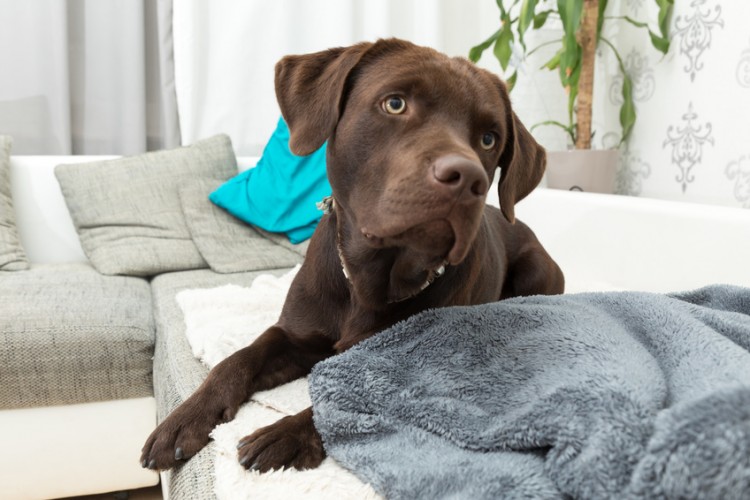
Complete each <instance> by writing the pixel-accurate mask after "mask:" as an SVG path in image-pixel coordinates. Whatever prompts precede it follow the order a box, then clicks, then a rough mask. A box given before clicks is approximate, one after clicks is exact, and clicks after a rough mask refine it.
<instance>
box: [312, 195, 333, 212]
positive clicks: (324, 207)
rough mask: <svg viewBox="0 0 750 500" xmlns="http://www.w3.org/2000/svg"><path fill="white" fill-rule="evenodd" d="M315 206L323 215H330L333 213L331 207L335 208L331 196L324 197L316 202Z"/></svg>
mask: <svg viewBox="0 0 750 500" xmlns="http://www.w3.org/2000/svg"><path fill="white" fill-rule="evenodd" d="M315 206H316V207H317V209H318V210H320V211H321V212H323V213H324V214H330V213H331V212H333V207H334V206H335V202H334V201H333V196H326V197H325V198H323V199H322V200H320V201H319V202H317V203H316V204H315Z"/></svg>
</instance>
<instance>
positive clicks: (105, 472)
mask: <svg viewBox="0 0 750 500" xmlns="http://www.w3.org/2000/svg"><path fill="white" fill-rule="evenodd" d="M155 415H156V402H155V400H154V398H153V397H146V398H136V399H124V400H118V401H104V402H98V403H85V404H78V405H65V406H51V407H46V408H22V409H16V410H3V411H0V443H1V444H0V478H2V479H0V499H8V500H10V499H14V500H21V499H42V498H60V497H68V496H74V495H89V494H94V493H104V492H108V491H118V490H128V489H134V488H141V487H147V486H154V485H156V484H157V483H158V482H159V475H158V474H157V473H155V472H153V471H150V470H147V469H143V468H142V467H141V464H139V463H138V457H139V456H140V449H139V448H138V447H139V446H140V444H139V443H143V442H144V441H145V440H146V438H147V437H148V435H149V434H150V433H151V431H152V430H153V429H154V426H155V424H156V421H155V420H156V419H155ZM103 450H106V451H104V452H103Z"/></svg>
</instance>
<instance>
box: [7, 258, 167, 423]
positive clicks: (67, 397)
mask: <svg viewBox="0 0 750 500" xmlns="http://www.w3.org/2000/svg"><path fill="white" fill-rule="evenodd" d="M0 280H1V282H2V286H0V380H2V383H0V409H7V408H24V407H34V406H50V405H61V404H75V403H86V402H93V401H106V400H113V399H125V398H136V397H143V396H149V395H151V394H153V388H152V379H151V372H152V361H151V358H152V355H153V345H154V322H153V315H152V305H151V290H150V288H149V284H148V283H147V282H146V281H145V280H143V279H140V278H130V277H120V276H103V275H101V274H99V273H98V272H96V270H94V269H93V268H92V267H91V266H89V265H87V264H55V265H38V266H37V265H35V266H32V268H31V269H30V270H29V271H25V272H21V273H8V274H7V276H3V277H2V278H0Z"/></svg>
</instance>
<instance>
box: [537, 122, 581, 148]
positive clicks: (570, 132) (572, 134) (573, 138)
mask: <svg viewBox="0 0 750 500" xmlns="http://www.w3.org/2000/svg"><path fill="white" fill-rule="evenodd" d="M542 125H554V126H556V127H560V128H561V129H563V130H564V131H565V132H567V133H568V136H569V137H570V140H571V142H572V143H573V144H575V143H576V136H575V130H574V127H573V126H572V125H565V124H564V123H560V122H558V121H557V120H546V121H543V122H539V123H535V124H534V125H532V127H531V128H530V129H529V132H533V131H534V129H535V128H537V127H541V126H542Z"/></svg>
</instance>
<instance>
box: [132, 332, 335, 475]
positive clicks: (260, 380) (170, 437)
mask: <svg viewBox="0 0 750 500" xmlns="http://www.w3.org/2000/svg"><path fill="white" fill-rule="evenodd" d="M332 354H333V348H332V345H331V342H330V341H329V340H328V339H326V338H324V337H322V336H319V335H309V336H307V337H295V336H291V335H289V334H288V333H287V332H286V331H285V330H284V329H282V328H280V327H279V326H273V327H271V328H269V329H268V330H266V331H265V332H264V333H263V334H262V335H261V336H260V337H258V339H257V340H256V341H255V342H253V343H252V344H250V345H249V346H248V347H245V348H244V349H241V350H239V351H237V352H236V353H234V354H232V355H231V356H229V357H228V358H226V359H225V360H224V361H222V362H221V363H219V364H218V365H216V366H215V367H214V368H213V369H212V370H211V371H210V372H209V374H208V377H207V378H206V380H205V381H204V382H203V384H202V385H201V386H200V387H199V388H198V390H197V391H196V392H195V393H194V394H193V395H192V396H190V397H189V398H188V399H187V400H186V401H185V402H184V403H182V405H180V406H179V407H177V408H176V409H175V410H174V411H173V412H172V413H171V414H170V415H169V416H168V417H167V418H166V419H165V420H164V421H163V422H162V423H161V424H159V426H158V427H157V428H156V429H155V430H154V432H152V433H151V435H150V436H149V438H148V439H147V440H146V444H145V445H144V446H143V450H142V454H141V464H142V465H143V467H147V468H149V469H169V468H171V467H174V466H175V465H177V464H178V463H179V462H180V461H182V460H186V459H188V458H190V457H191V456H193V455H195V454H196V453H198V451H200V450H201V449H202V448H203V447H204V446H205V445H206V444H207V443H208V440H209V436H208V435H209V433H210V432H211V430H213V428H214V427H216V425H217V424H220V423H223V422H227V421H229V420H231V419H233V418H234V416H235V414H236V413H237V410H238V409H239V407H240V405H242V404H243V403H244V402H246V401H247V400H248V399H249V398H250V396H251V395H252V394H253V393H254V392H256V391H261V390H266V389H271V388H273V387H276V386H278V385H281V384H284V383H286V382H289V381H291V380H294V379H297V378H299V377H302V376H304V375H306V374H308V373H309V372H310V370H311V369H312V367H313V365H314V364H315V363H317V362H318V361H320V360H322V359H324V358H326V357H328V356H330V355H332Z"/></svg>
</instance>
